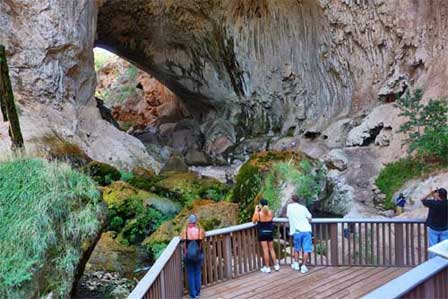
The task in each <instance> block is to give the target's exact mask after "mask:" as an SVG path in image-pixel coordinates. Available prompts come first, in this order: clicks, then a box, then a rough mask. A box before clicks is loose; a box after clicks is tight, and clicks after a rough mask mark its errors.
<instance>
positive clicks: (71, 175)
mask: <svg viewBox="0 0 448 299" xmlns="http://www.w3.org/2000/svg"><path fill="white" fill-rule="evenodd" d="M103 213H104V210H103V206H102V204H101V196H100V192H99V191H98V189H97V185H96V184H95V183H94V182H93V181H92V180H91V179H90V178H89V177H87V176H85V175H83V174H81V173H79V172H77V171H74V170H72V169H71V168H70V167H69V166H68V165H67V164H63V163H57V162H52V163H49V162H47V161H44V160H41V159H34V158H13V159H10V160H8V161H3V162H1V163H0V298H7V299H18V298H31V297H34V295H35V294H36V293H40V294H45V293H48V292H50V291H53V292H54V293H55V295H57V296H58V297H64V298H65V297H66V296H68V293H69V291H70V289H71V283H72V282H73V280H74V276H75V270H76V269H77V267H78V263H79V262H80V259H81V257H82V254H83V251H84V250H86V249H87V248H88V247H89V246H91V245H92V244H93V242H94V240H95V238H96V236H97V235H98V234H99V233H100V229H101V217H102V215H103ZM81 245H82V246H81Z"/></svg>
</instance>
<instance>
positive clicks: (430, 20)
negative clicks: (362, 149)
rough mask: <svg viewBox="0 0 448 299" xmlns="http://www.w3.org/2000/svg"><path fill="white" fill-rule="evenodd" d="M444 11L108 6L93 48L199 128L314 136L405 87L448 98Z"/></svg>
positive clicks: (239, 1) (344, 2) (260, 4)
mask: <svg viewBox="0 0 448 299" xmlns="http://www.w3.org/2000/svg"><path fill="white" fill-rule="evenodd" d="M447 13H448V3H445V2H444V1H412V0H406V1H385V0H379V1H361V0H320V1H317V0H302V1H295V0H276V1H274V0H272V1H270V0H219V1H218V0H214V1H199V0H191V1H181V0H178V1H158V0H126V1H125V0H107V1H104V4H103V6H102V7H101V8H100V11H99V19H98V39H97V44H98V45H100V46H103V47H105V48H107V49H110V50H112V51H113V52H115V53H117V54H119V55H121V56H123V57H126V58H127V59H129V60H131V61H133V62H134V63H136V64H137V65H139V66H140V67H142V68H143V69H145V70H146V71H148V72H150V73H151V74H153V75H154V76H155V77H156V78H157V79H159V80H161V81H162V82H164V83H165V84H166V85H167V86H168V87H169V88H170V89H171V90H173V91H174V93H176V94H177V95H178V96H179V97H180V98H182V99H183V100H184V101H185V103H186V104H187V105H188V106H189V108H190V110H191V111H192V113H195V114H196V116H197V117H198V118H200V119H201V122H207V121H208V120H210V119H216V118H225V119H227V120H229V121H230V122H231V123H232V124H233V125H234V126H235V128H236V130H237V135H238V136H257V135H263V134H268V133H271V134H272V133H274V134H275V133H286V132H288V131H291V130H294V131H295V133H296V134H297V133H300V132H306V131H310V132H316V131H319V132H320V131H322V130H323V129H324V128H325V127H326V126H327V125H328V124H330V123H331V122H332V121H334V120H335V119H337V118H338V117H341V116H344V115H350V114H351V113H356V112H361V111H363V110H366V109H370V108H372V107H373V106H375V105H376V104H377V103H378V102H379V101H378V100H379V99H381V100H384V101H391V100H393V99H394V98H395V96H396V95H400V94H402V92H403V91H404V90H405V89H406V88H407V87H409V86H414V85H424V86H425V87H426V88H427V90H428V92H429V93H430V94H431V95H441V94H444V93H445V91H442V89H441V87H440V83H441V82H442V81H440V80H441V78H445V79H446V77H447V73H446V69H445V68H444V67H441V66H440V65H439V62H440V59H443V60H444V61H446V57H447V55H446V50H445V47H444V44H445V42H444V40H446V32H445V30H444V28H445V27H446V25H447V24H446V23H447V20H446V18H445V17H444V16H446V15H447ZM434 59H436V60H434ZM435 77H437V79H435Z"/></svg>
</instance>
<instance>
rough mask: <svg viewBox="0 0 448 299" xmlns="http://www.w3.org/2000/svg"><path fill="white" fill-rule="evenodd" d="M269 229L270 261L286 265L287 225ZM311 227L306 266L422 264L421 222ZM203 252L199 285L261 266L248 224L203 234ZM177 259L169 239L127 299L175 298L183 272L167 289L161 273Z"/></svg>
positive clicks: (278, 222) (321, 222)
mask: <svg viewBox="0 0 448 299" xmlns="http://www.w3.org/2000/svg"><path fill="white" fill-rule="evenodd" d="M274 225H275V232H274V234H275V235H274V248H275V251H276V254H277V261H273V262H278V263H279V264H281V265H285V264H289V263H291V262H292V256H293V250H294V248H293V242H292V237H291V236H290V233H289V223H288V220H287V219H286V218H275V219H274ZM311 225H312V230H313V244H314V250H313V253H312V254H311V255H310V257H309V263H310V264H311V265H314V266H389V267H390V266H415V265H418V264H420V263H422V262H424V261H426V260H427V250H426V249H427V247H428V246H427V230H426V226H425V223H424V221H423V220H421V219H387V218H380V219H363V218H361V219H346V218H324V219H313V220H312V221H311ZM174 240H176V241H174ZM173 242H174V243H173ZM203 249H204V263H203V268H202V284H203V285H204V286H209V285H213V284H216V283H219V282H223V281H226V280H230V279H233V278H236V277H238V276H241V275H243V274H246V273H250V272H254V271H258V270H259V269H260V268H261V267H262V266H263V264H262V258H261V248H260V245H259V242H258V236H257V228H256V225H255V224H253V223H245V224H241V225H235V226H231V227H227V228H221V229H216V230H213V231H209V232H207V233H206V237H205V239H204V240H203ZM175 254H176V256H174V255H175ZM181 257H182V256H181V245H180V240H179V239H178V238H175V239H173V241H171V243H170V245H169V246H168V247H167V249H166V250H165V251H164V252H163V254H162V256H161V257H160V258H159V259H158V260H157V261H156V263H155V264H154V266H153V267H152V268H151V269H150V271H149V272H148V274H147V275H145V277H144V278H143V280H142V281H141V282H140V283H139V285H138V286H137V288H136V289H138V292H137V291H135V290H134V292H133V293H132V294H131V296H130V297H129V298H130V299H141V298H143V296H146V297H144V298H163V294H165V295H166V294H167V293H170V292H171V293H173V294H174V293H176V294H178V293H180V289H183V283H184V282H185V281H186V280H185V279H184V277H185V273H184V274H183V276H182V275H181V276H182V277H180V276H179V273H177V274H175V275H177V276H175V277H176V279H177V280H170V284H169V285H170V286H168V285H167V284H166V283H165V282H164V281H166V280H165V279H164V278H163V277H164V276H165V275H166V273H173V272H175V273H176V271H175V270H173V269H174V268H173V267H175V266H177V267H179V269H181V267H182V258H181ZM161 259H162V260H161ZM159 260H161V261H159ZM168 260H171V261H172V262H171V266H172V268H170V269H168V270H165V268H166V265H167V263H168V262H167V261H168ZM179 271H180V270H179ZM176 281H177V283H174V282H176ZM171 285H177V286H180V287H178V288H177V289H176V288H174V287H171ZM163 288H165V290H163ZM173 288H174V289H173ZM171 293H170V294H171ZM142 294H143V296H142ZM157 296H162V297H157ZM173 298H176V297H175V296H174V297H173Z"/></svg>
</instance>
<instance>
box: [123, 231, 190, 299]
mask: <svg viewBox="0 0 448 299" xmlns="http://www.w3.org/2000/svg"><path fill="white" fill-rule="evenodd" d="M180 244H181V243H180V238H179V237H175V238H173V239H172V240H171V242H170V243H169V244H168V246H167V248H166V249H165V250H164V251H163V253H162V255H161V256H160V257H159V258H158V259H157V261H156V262H155V263H154V265H153V266H152V267H151V269H150V270H149V271H148V273H146V275H145V276H144V277H143V279H142V280H141V281H140V282H139V283H138V284H137V286H136V288H135V289H134V290H133V291H132V293H131V294H130V295H129V296H128V299H142V298H145V299H146V298H182V297H183V294H184V284H183V270H182V252H181V246H180Z"/></svg>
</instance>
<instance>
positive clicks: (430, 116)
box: [375, 89, 448, 209]
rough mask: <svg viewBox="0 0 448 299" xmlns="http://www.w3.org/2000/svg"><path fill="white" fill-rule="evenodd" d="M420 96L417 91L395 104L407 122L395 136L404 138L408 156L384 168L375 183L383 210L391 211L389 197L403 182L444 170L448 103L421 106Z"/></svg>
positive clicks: (447, 147) (447, 148) (447, 159)
mask: <svg viewBox="0 0 448 299" xmlns="http://www.w3.org/2000/svg"><path fill="white" fill-rule="evenodd" d="M422 96H423V91H422V90H419V89H417V90H416V91H415V92H414V93H407V94H406V95H404V96H403V97H402V98H400V99H398V101H397V106H398V107H399V108H400V109H401V113H400V116H403V117H406V119H407V120H406V122H404V123H403V124H402V125H401V126H400V129H399V131H398V132H400V133H405V134H406V135H407V139H406V140H405V143H406V144H408V145H409V154H410V155H409V156H408V157H406V158H402V159H400V160H398V161H395V162H392V163H389V164H387V165H386V167H384V168H383V169H382V170H381V172H380V174H379V176H378V177H377V179H376V181H375V183H376V185H377V186H378V188H380V190H381V191H382V192H383V193H384V194H386V199H385V201H384V207H385V208H386V209H393V208H394V207H395V205H394V202H393V198H392V196H393V194H394V193H395V192H397V191H398V190H399V189H400V187H401V186H403V185H404V183H406V182H407V181H409V180H411V179H414V178H421V177H425V176H428V175H430V174H431V173H434V172H436V171H438V170H440V169H444V168H448V103H447V102H446V101H443V100H440V99H437V100H432V99H431V100H429V102H428V103H427V104H426V105H425V104H423V103H422Z"/></svg>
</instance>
